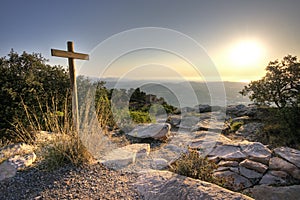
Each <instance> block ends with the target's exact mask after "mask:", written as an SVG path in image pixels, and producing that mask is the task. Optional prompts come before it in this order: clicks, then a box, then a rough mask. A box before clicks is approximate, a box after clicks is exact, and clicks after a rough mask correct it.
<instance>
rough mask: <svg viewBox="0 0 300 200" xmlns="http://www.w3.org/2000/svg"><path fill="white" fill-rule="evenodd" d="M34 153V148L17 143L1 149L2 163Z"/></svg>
mask: <svg viewBox="0 0 300 200" xmlns="http://www.w3.org/2000/svg"><path fill="white" fill-rule="evenodd" d="M31 152H33V147H32V146H31V145H28V144H25V143H17V144H11V145H8V146H5V147H3V148H0V163H1V162H2V161H4V160H7V159H8V158H10V157H12V156H14V155H22V154H27V153H31Z"/></svg>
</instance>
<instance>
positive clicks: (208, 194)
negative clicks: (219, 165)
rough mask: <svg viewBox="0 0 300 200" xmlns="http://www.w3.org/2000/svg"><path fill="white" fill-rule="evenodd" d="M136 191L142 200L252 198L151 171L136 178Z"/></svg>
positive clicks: (241, 199)
mask: <svg viewBox="0 0 300 200" xmlns="http://www.w3.org/2000/svg"><path fill="white" fill-rule="evenodd" d="M135 187H136V188H137V191H138V192H139V193H140V194H141V195H142V196H143V197H144V199H148V200H150V199H153V200H154V199H158V200H159V199H163V200H174V199H199V200H206V199H214V200H221V199H222V200H223V199H236V200H250V199H252V198H250V197H248V196H245V195H243V194H240V193H236V192H233V191H230V190H227V189H225V188H222V187H219V186H217V185H215V184H212V183H208V182H205V181H201V180H196V179H192V178H189V177H185V176H181V175H178V174H175V173H172V172H169V171H151V172H148V173H145V174H142V175H141V176H139V177H138V181H137V182H136V183H135Z"/></svg>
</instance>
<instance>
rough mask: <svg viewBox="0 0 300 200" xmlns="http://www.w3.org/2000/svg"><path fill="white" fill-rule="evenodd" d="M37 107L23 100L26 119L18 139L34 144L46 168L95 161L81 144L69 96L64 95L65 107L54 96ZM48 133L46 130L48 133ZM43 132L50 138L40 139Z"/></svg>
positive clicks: (19, 124)
mask: <svg viewBox="0 0 300 200" xmlns="http://www.w3.org/2000/svg"><path fill="white" fill-rule="evenodd" d="M37 101H38V102H39V107H37V108H34V107H30V106H28V105H26V104H25V103H24V102H22V105H23V108H24V110H25V113H26V120H24V119H18V120H17V124H15V134H16V136H17V137H18V140H19V141H23V142H26V143H30V144H34V145H35V146H36V148H37V152H38V154H39V156H40V158H41V160H42V162H41V163H43V165H42V166H43V167H45V168H46V169H49V170H52V169H56V168H59V167H61V166H64V165H65V164H73V165H76V166H78V165H81V164H84V163H89V162H91V161H92V159H93V156H92V154H91V153H90V152H89V151H88V149H87V148H86V146H85V145H84V144H83V143H82V141H81V139H80V137H79V134H78V133H77V132H76V131H75V130H74V128H73V126H72V117H71V113H70V111H69V110H70V109H69V107H70V106H69V101H68V98H67V97H66V98H65V101H64V104H63V107H62V108H63V110H60V109H59V105H58V103H57V102H58V101H57V100H56V99H54V98H52V100H51V105H41V104H40V101H39V99H38V98H37ZM45 132H47V133H45ZM41 134H49V135H48V136H49V137H48V139H47V140H41V139H40V138H39V137H41Z"/></svg>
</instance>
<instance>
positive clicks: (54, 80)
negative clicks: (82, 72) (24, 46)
mask: <svg viewBox="0 0 300 200" xmlns="http://www.w3.org/2000/svg"><path fill="white" fill-rule="evenodd" d="M46 61H47V60H46V59H45V58H43V57H42V56H41V54H36V53H32V54H28V53H26V52H23V54H21V55H19V54H18V53H16V52H14V51H13V50H12V51H11V52H10V53H9V54H8V57H2V58H0V74H1V78H0V99H1V104H0V128H1V130H0V139H8V140H15V139H16V138H15V135H16V134H14V133H15V128H14V127H15V125H16V124H17V121H18V120H22V122H23V125H24V126H27V125H29V122H28V120H27V118H26V117H25V116H26V113H25V110H24V109H23V105H27V106H30V108H31V109H32V110H33V111H34V110H36V113H35V114H36V115H37V117H39V118H41V119H42V115H43V113H44V112H45V110H46V107H45V105H48V104H51V103H52V100H53V99H54V98H55V99H56V100H57V101H56V104H57V107H58V111H61V110H62V109H63V106H64V105H63V101H64V99H65V97H66V94H67V91H68V90H69V87H70V81H69V77H68V73H67V70H65V69H64V68H62V67H61V66H50V65H48V64H46ZM37 98H38V99H39V101H37ZM45 123H46V122H43V123H41V124H40V125H41V126H44V125H45Z"/></svg>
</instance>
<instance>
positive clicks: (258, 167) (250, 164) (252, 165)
mask: <svg viewBox="0 0 300 200" xmlns="http://www.w3.org/2000/svg"><path fill="white" fill-rule="evenodd" d="M240 165H241V166H243V167H246V168H248V169H253V170H255V171H257V172H260V173H265V171H266V170H267V169H268V166H267V165H264V164H262V163H259V162H255V161H252V160H249V159H246V160H244V161H242V162H241V163H240Z"/></svg>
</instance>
